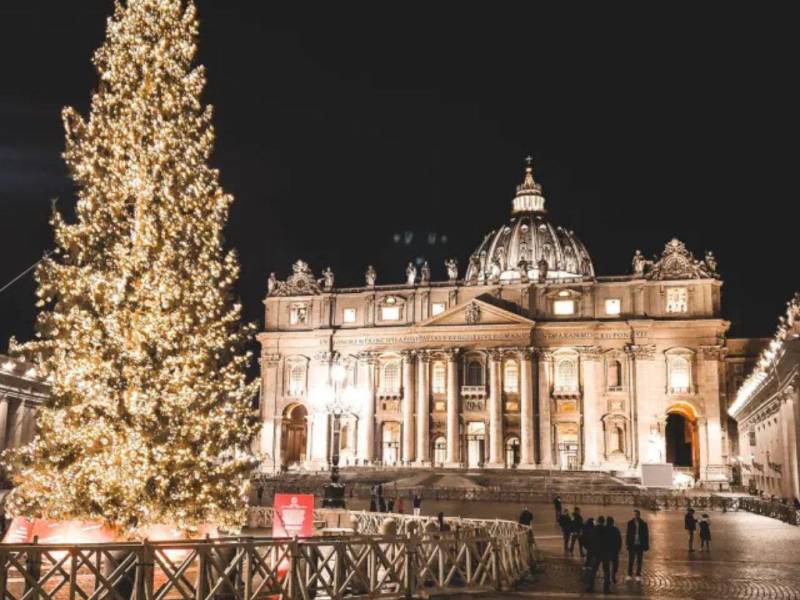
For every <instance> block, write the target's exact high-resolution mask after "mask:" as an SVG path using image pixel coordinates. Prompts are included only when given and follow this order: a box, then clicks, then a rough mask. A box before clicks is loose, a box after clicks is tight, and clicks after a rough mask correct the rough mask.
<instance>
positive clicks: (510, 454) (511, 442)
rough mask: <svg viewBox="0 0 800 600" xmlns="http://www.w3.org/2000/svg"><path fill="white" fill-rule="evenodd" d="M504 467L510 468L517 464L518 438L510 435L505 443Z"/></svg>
mask: <svg viewBox="0 0 800 600" xmlns="http://www.w3.org/2000/svg"><path fill="white" fill-rule="evenodd" d="M505 454H506V469H511V468H513V467H516V466H517V465H518V464H519V438H518V437H510V438H508V439H507V440H506V444H505Z"/></svg>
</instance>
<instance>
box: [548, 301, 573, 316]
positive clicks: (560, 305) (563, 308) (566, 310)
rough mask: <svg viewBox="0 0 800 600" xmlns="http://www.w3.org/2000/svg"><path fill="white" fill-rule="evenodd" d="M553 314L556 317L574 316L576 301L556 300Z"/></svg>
mask: <svg viewBox="0 0 800 600" xmlns="http://www.w3.org/2000/svg"><path fill="white" fill-rule="evenodd" d="M553 313H554V314H556V315H574V314H575V300H556V301H555V302H553Z"/></svg>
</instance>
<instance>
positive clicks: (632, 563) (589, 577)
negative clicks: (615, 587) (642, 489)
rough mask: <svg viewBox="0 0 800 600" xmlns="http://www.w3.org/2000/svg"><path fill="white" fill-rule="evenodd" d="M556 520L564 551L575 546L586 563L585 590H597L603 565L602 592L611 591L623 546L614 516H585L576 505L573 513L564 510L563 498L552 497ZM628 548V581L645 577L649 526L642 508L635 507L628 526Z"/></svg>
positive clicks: (567, 552) (568, 550)
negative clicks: (643, 572) (595, 588)
mask: <svg viewBox="0 0 800 600" xmlns="http://www.w3.org/2000/svg"><path fill="white" fill-rule="evenodd" d="M553 505H554V507H555V513H556V522H557V523H558V526H559V527H560V529H561V533H562V536H563V540H564V554H567V555H570V556H571V555H573V554H574V552H575V546H576V545H577V546H578V552H579V553H580V556H581V558H583V559H584V563H583V577H584V582H585V583H586V591H587V592H593V591H594V582H595V579H596V577H597V571H598V570H599V569H600V567H602V568H603V592H605V593H609V592H610V591H611V586H612V584H615V583H617V572H618V570H619V554H620V552H621V550H622V534H621V532H620V530H619V528H618V527H617V525H616V523H615V521H614V517H611V516H608V517H606V516H602V515H601V516H598V517H597V518H593V517H589V518H586V519H584V517H583V515H581V509H580V508H578V507H577V506H576V507H575V508H574V509H573V511H572V514H570V513H569V511H567V510H562V506H561V498H559V497H558V496H556V498H555V500H554V501H553ZM625 548H626V549H627V551H628V576H627V578H626V580H627V581H631V580H633V579H635V580H636V581H641V580H642V560H643V559H644V553H645V552H647V551H648V550H649V549H650V530H649V528H648V527H647V522H646V521H644V520H643V519H642V516H641V512H639V511H638V510H634V511H633V518H632V519H631V520H630V521H628V524H627V527H626V529H625Z"/></svg>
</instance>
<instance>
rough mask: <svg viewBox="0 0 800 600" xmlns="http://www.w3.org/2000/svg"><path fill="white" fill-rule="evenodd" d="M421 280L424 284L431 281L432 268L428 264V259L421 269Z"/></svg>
mask: <svg viewBox="0 0 800 600" xmlns="http://www.w3.org/2000/svg"><path fill="white" fill-rule="evenodd" d="M406 274H408V272H407V271H406ZM419 282H420V283H421V284H422V285H428V284H429V283H430V282H431V268H430V266H429V265H428V261H427V260H426V261H425V262H424V263H422V268H421V269H420V279H419Z"/></svg>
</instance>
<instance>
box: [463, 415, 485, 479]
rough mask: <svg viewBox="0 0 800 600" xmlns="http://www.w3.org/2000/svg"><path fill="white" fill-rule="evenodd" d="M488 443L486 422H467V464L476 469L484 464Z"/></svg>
mask: <svg viewBox="0 0 800 600" xmlns="http://www.w3.org/2000/svg"><path fill="white" fill-rule="evenodd" d="M485 445H486V423H484V422H483V421H470V422H469V423H467V466H468V467H469V468H470V469H475V468H479V467H482V466H483V462H484V456H485V453H484V448H485Z"/></svg>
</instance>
